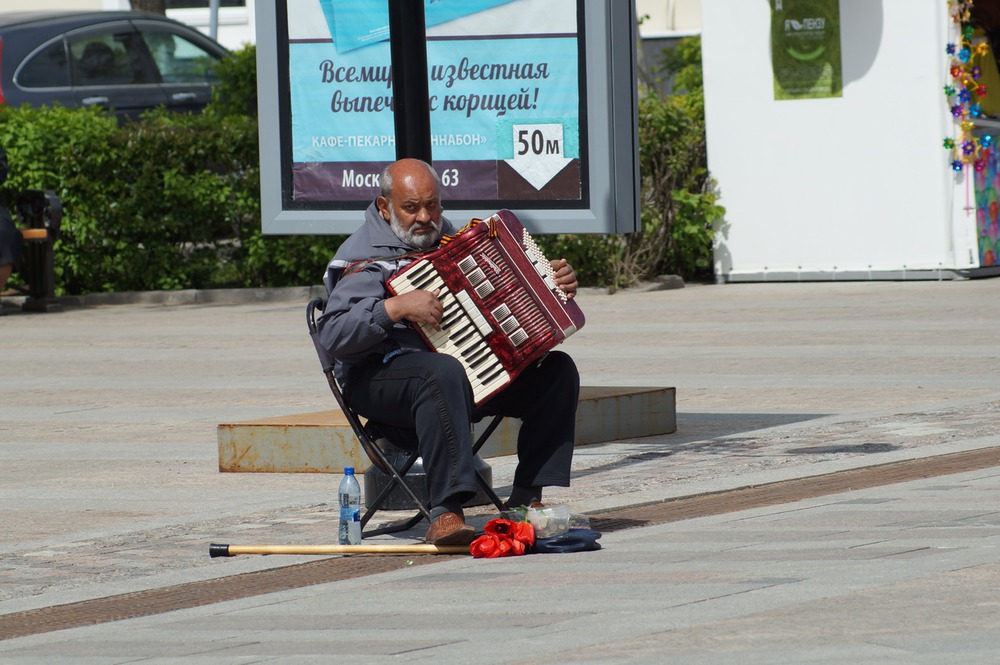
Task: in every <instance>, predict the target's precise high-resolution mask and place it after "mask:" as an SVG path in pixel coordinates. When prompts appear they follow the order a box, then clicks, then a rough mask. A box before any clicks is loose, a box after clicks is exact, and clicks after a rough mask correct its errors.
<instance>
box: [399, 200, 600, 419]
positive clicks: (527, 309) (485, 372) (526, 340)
mask: <svg viewBox="0 0 1000 665" xmlns="http://www.w3.org/2000/svg"><path fill="white" fill-rule="evenodd" d="M553 277H554V276H553V272H552V268H551V265H550V261H549V260H548V259H547V258H546V257H545V256H544V255H543V254H542V252H541V251H540V250H539V248H538V247H537V245H535V242H534V240H532V238H531V235H530V234H528V232H527V231H526V230H525V228H524V226H523V225H522V224H521V222H520V221H519V220H518V219H517V217H515V216H514V213H512V212H510V211H509V210H501V211H499V212H498V213H496V214H495V215H493V216H492V217H490V218H488V219H485V220H473V221H472V222H470V223H469V225H468V226H466V227H465V228H464V229H462V230H461V231H459V232H458V233H457V234H456V235H454V236H452V237H450V238H446V239H445V240H443V241H442V244H441V247H440V248H439V249H436V250H434V251H433V252H430V253H428V254H426V255H424V256H421V257H420V258H419V259H416V260H414V261H413V262H412V263H410V264H409V265H407V266H406V267H405V268H403V269H401V270H400V271H399V272H397V273H396V274H395V275H393V276H392V277H391V278H389V280H388V286H389V291H390V292H391V293H393V294H402V293H407V292H409V291H414V290H421V289H423V290H427V291H433V290H435V289H440V290H441V292H440V294H439V299H440V300H441V304H442V305H443V307H444V316H443V318H442V320H441V331H436V330H434V329H433V328H432V327H431V326H428V325H418V326H415V327H416V328H417V330H418V331H419V332H420V335H421V336H422V337H423V338H424V340H425V341H426V342H427V346H428V348H430V349H431V350H434V351H437V352H439V353H447V354H448V355H451V356H453V357H455V358H457V359H458V360H459V361H461V362H462V365H463V366H464V367H465V371H466V375H467V376H468V377H469V382H470V383H471V384H472V393H473V397H474V399H475V403H476V405H477V406H478V405H480V404H482V403H483V402H485V401H486V400H487V399H489V398H490V397H491V396H493V395H494V394H496V392H497V391H499V390H502V389H503V388H504V387H506V386H507V385H508V384H509V383H510V382H511V381H513V380H514V379H515V378H516V377H517V375H518V374H520V373H521V372H522V371H524V369H525V368H526V367H528V366H529V365H530V364H531V363H533V362H535V361H537V360H539V359H540V358H542V357H543V356H544V355H545V354H546V353H548V352H549V351H550V350H551V349H552V348H553V347H555V346H556V345H558V344H559V343H561V342H562V341H563V340H564V339H566V338H567V337H569V336H570V335H572V334H573V333H575V332H576V331H577V330H579V329H580V328H582V327H583V324H584V321H585V319H584V316H583V312H582V311H581V310H580V307H579V305H577V304H576V301H575V300H572V299H568V298H567V297H566V295H565V294H564V293H563V292H562V291H561V290H560V289H559V287H557V286H556V285H555V282H554V281H553Z"/></svg>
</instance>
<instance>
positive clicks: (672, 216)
mask: <svg viewBox="0 0 1000 665" xmlns="http://www.w3.org/2000/svg"><path fill="white" fill-rule="evenodd" d="M663 71H664V72H665V73H666V74H667V75H670V76H673V78H674V86H675V93H674V94H673V95H670V96H664V95H662V94H661V93H659V92H658V91H657V90H655V89H652V88H645V87H643V88H642V89H641V90H640V99H639V173H640V178H641V185H640V219H641V230H640V231H638V232H636V233H632V234H627V235H615V236H605V235H597V236H541V237H540V238H539V239H538V240H539V246H541V247H542V248H543V251H545V253H546V256H565V257H566V258H567V259H568V260H569V261H570V263H572V264H573V266H574V268H576V270H577V273H578V276H579V279H580V283H581V284H584V285H589V286H595V285H597V286H607V287H608V288H609V289H610V290H612V291H614V290H615V289H618V288H624V287H628V286H634V285H635V284H637V283H638V282H640V281H642V280H646V279H650V278H652V277H655V276H656V275H659V274H664V273H675V274H679V275H681V276H682V277H684V278H685V279H705V278H707V277H709V276H711V275H712V272H713V268H712V265H713V258H712V242H713V237H714V234H713V224H714V222H715V221H716V220H717V219H719V218H720V217H721V216H722V214H723V212H724V210H723V208H722V207H721V206H719V205H718V204H717V201H718V195H717V193H716V192H715V191H714V182H713V181H712V180H711V178H710V177H709V173H708V159H707V154H706V148H705V119H704V115H705V113H704V94H703V91H702V84H701V80H702V79H701V42H700V39H699V38H698V37H692V38H687V39H683V40H681V41H680V43H679V44H678V45H677V47H675V48H674V49H669V50H667V51H666V52H665V53H664V64H663ZM646 78H647V79H649V80H657V77H656V76H647V77H646Z"/></svg>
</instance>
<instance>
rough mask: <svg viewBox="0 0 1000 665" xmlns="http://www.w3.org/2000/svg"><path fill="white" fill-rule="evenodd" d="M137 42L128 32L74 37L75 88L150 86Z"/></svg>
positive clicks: (136, 37)
mask: <svg viewBox="0 0 1000 665" xmlns="http://www.w3.org/2000/svg"><path fill="white" fill-rule="evenodd" d="M137 39H138V35H137V34H136V33H135V32H133V31H131V30H128V29H123V30H121V31H115V32H97V33H88V34H85V35H78V36H73V37H71V38H70V41H69V49H70V55H71V56H72V58H73V65H74V66H73V82H74V85H78V86H88V85H131V84H135V83H151V82H152V81H150V80H149V75H148V73H147V71H146V68H145V66H144V65H143V58H142V52H141V51H140V50H139V45H138V43H137Z"/></svg>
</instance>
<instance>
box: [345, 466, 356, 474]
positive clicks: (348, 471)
mask: <svg viewBox="0 0 1000 665" xmlns="http://www.w3.org/2000/svg"><path fill="white" fill-rule="evenodd" d="M344 475H345V476H353V475H354V467H353V466H346V467H344Z"/></svg>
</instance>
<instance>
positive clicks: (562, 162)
mask: <svg viewBox="0 0 1000 665" xmlns="http://www.w3.org/2000/svg"><path fill="white" fill-rule="evenodd" d="M513 132H514V159H505V160H504V161H505V162H507V163H508V164H510V166H511V168H512V169H514V170H515V171H517V172H518V173H519V174H520V175H521V177H522V178H524V179H525V180H527V181H528V182H529V183H531V186H532V187H534V188H535V189H541V188H542V187H544V186H545V185H547V184H548V183H549V181H550V180H552V178H554V177H556V175H557V174H558V173H559V172H560V171H562V170H563V169H564V168H566V165H567V164H569V163H570V162H571V161H573V160H571V159H567V158H566V157H563V149H564V147H565V143H564V142H563V126H562V125H560V124H557V123H548V124H527V125H514V127H513Z"/></svg>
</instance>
